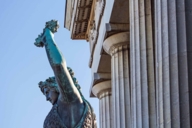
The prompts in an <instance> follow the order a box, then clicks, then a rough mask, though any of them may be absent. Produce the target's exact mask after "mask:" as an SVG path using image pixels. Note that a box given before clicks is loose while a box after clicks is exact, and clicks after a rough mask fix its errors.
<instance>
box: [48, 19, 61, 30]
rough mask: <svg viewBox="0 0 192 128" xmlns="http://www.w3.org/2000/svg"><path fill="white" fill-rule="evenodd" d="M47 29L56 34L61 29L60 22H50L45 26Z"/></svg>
mask: <svg viewBox="0 0 192 128" xmlns="http://www.w3.org/2000/svg"><path fill="white" fill-rule="evenodd" d="M45 28H48V29H50V30H51V32H52V33H55V32H57V30H58V28H59V22H58V21H57V20H51V21H48V22H46V24H45Z"/></svg>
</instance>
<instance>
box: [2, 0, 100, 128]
mask: <svg viewBox="0 0 192 128" xmlns="http://www.w3.org/2000/svg"><path fill="white" fill-rule="evenodd" d="M64 11H65V0H57V1H54V0H33V1H29V0H0V45H1V46H0V83H1V84H0V128H42V127H43V122H44V119H45V117H46V115H47V114H48V112H49V111H50V109H51V107H52V105H51V104H50V103H49V102H47V101H46V99H45V97H44V96H43V94H42V93H41V91H40V89H39V88H38V85H37V84H38V82H39V81H42V80H45V79H46V78H48V77H50V76H53V71H52V69H51V67H50V65H49V63H48V60H47V56H46V53H45V49H44V48H37V47H35V46H34V44H33V43H34V41H35V38H36V37H37V36H38V34H40V33H42V30H43V28H44V26H45V22H46V21H49V20H51V19H56V20H58V21H59V23H60V28H59V30H58V32H57V33H56V34H55V41H56V43H57V44H58V46H59V48H60V50H61V51H62V52H63V55H64V56H65V59H66V61H67V65H68V66H69V67H71V68H72V69H73V70H74V72H75V77H76V78H77V80H78V81H79V84H80V85H81V88H82V92H83V94H84V96H85V97H86V99H87V100H88V101H90V103H91V104H92V106H93V108H94V110H95V112H96V115H97V121H98V122H99V118H98V116H99V115H98V113H99V110H98V106H99V105H98V99H96V98H89V89H90V84H91V70H90V68H89V67H88V62H89V56H90V50H89V43H88V42H86V41H80V40H71V39H70V32H69V31H68V30H67V29H65V28H64V27H63V26H64Z"/></svg>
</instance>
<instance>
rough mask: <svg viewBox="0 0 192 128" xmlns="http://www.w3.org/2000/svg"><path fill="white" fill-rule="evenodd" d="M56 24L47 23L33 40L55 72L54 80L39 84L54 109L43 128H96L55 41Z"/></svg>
mask: <svg viewBox="0 0 192 128" xmlns="http://www.w3.org/2000/svg"><path fill="white" fill-rule="evenodd" d="M58 28H59V25H58V21H56V20H51V21H49V22H46V25H45V28H44V29H43V33H42V34H40V35H39V36H38V38H37V39H36V42H35V45H36V46H37V47H44V46H45V50H46V53H47V57H48V60H49V62H50V65H51V67H52V69H53V71H54V75H55V76H54V77H50V78H48V79H47V80H46V81H44V82H39V87H40V89H41V91H42V93H43V94H44V95H45V96H46V99H47V100H48V101H50V102H51V103H52V105H53V107H52V109H51V111H50V112H49V114H48V115H47V117H46V119H45V121H44V128H96V119H95V114H94V113H93V109H92V107H91V105H90V104H89V102H88V101H87V100H85V98H84V97H83V95H82V93H81V91H80V86H79V85H78V83H77V80H76V78H75V77H74V76H73V75H74V73H73V71H72V69H71V68H69V67H67V65H66V62H65V60H64V57H63V56H62V54H61V52H60V50H59V49H58V47H57V45H56V44H55V41H54V33H55V32H57V29H58Z"/></svg>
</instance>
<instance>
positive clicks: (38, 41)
mask: <svg viewBox="0 0 192 128" xmlns="http://www.w3.org/2000/svg"><path fill="white" fill-rule="evenodd" d="M34 44H35V46H37V47H43V46H44V43H43V34H40V35H38V37H37V38H36V39H35V43H34Z"/></svg>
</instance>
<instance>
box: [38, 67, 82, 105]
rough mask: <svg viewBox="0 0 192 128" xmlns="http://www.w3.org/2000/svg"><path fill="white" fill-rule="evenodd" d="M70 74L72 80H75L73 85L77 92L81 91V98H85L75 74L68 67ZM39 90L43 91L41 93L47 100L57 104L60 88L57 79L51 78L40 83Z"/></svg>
mask: <svg viewBox="0 0 192 128" xmlns="http://www.w3.org/2000/svg"><path fill="white" fill-rule="evenodd" d="M67 69H68V72H69V74H70V75H71V78H72V80H73V83H74V85H75V87H76V88H77V90H78V91H79V93H80V95H81V97H82V98H83V95H82V93H81V87H80V85H79V84H78V81H77V79H76V78H75V77H74V72H73V70H72V69H71V68H70V67H67ZM39 88H40V89H41V92H42V93H43V94H44V95H45V96H46V99H47V100H48V101H50V102H51V103H52V104H55V103H56V101H57V99H58V96H59V88H58V84H57V82H56V80H55V77H49V78H48V79H46V80H45V81H44V82H43V81H40V82H39Z"/></svg>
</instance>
